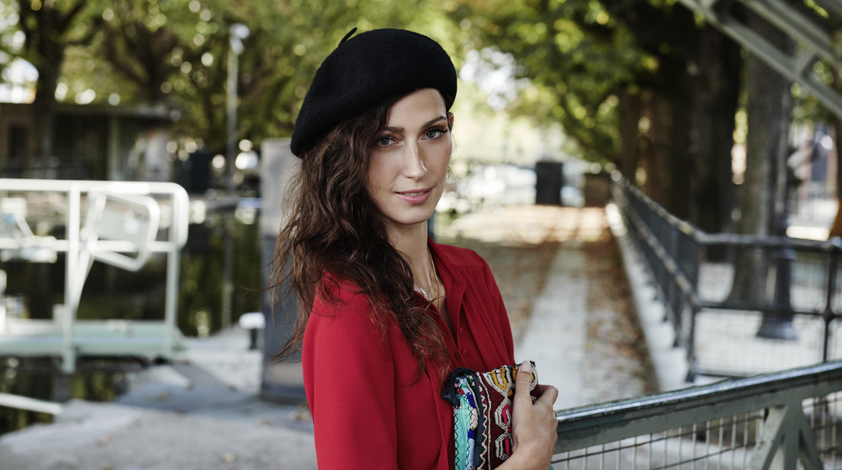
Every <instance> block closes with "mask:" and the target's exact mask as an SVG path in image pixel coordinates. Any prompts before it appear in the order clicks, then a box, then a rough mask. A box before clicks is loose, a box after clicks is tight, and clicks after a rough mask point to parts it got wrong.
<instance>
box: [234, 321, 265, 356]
mask: <svg viewBox="0 0 842 470" xmlns="http://www.w3.org/2000/svg"><path fill="white" fill-rule="evenodd" d="M240 328H242V329H244V330H248V332H249V337H250V338H251V344H250V345H249V351H253V350H255V349H257V332H258V331H260V330H262V329H264V328H266V319H265V318H264V317H263V312H249V313H244V314H242V315H240Z"/></svg>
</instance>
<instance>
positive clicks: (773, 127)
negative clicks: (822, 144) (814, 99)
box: [730, 12, 792, 301]
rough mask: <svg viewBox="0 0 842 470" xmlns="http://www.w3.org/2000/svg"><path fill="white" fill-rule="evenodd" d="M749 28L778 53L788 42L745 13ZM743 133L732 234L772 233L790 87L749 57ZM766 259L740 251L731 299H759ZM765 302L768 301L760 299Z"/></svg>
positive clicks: (780, 191)
mask: <svg viewBox="0 0 842 470" xmlns="http://www.w3.org/2000/svg"><path fill="white" fill-rule="evenodd" d="M747 22H748V24H749V26H750V27H751V29H752V30H753V31H755V32H757V33H758V34H760V35H762V36H763V37H764V38H766V39H767V40H768V41H769V42H770V43H772V44H774V45H775V46H777V47H778V48H780V49H781V50H787V49H788V48H789V47H790V45H789V39H788V38H787V37H786V36H785V35H784V34H782V33H781V32H780V31H778V30H777V29H775V28H774V27H772V26H771V25H769V24H768V23H767V22H766V21H764V20H763V19H762V18H760V17H758V16H757V15H755V14H754V13H751V12H749V13H748V16H747ZM746 83H747V91H748V103H747V106H746V112H747V115H748V135H747V139H746V173H745V183H743V185H742V187H741V188H740V190H739V208H740V220H739V223H738V224H737V232H738V233H742V234H753V235H773V234H776V232H777V231H778V229H777V227H778V225H779V222H780V220H779V219H780V217H781V216H782V215H783V214H782V212H783V209H784V204H783V201H784V194H785V191H786V188H785V187H784V186H785V185H784V184H782V183H783V181H782V179H783V178H781V177H780V176H779V172H785V171H786V154H787V136H788V131H789V123H790V114H791V106H792V105H791V101H792V100H791V92H790V83H789V82H788V81H787V80H786V79H785V78H784V77H782V76H781V75H780V74H778V73H776V72H775V71H774V70H772V69H771V68H769V67H768V66H767V65H766V64H765V63H764V62H763V61H762V60H760V59H759V58H757V57H755V56H750V57H749V59H748V61H747V64H746ZM767 263H768V256H764V253H762V252H761V251H760V250H743V251H741V252H740V253H738V255H737V259H736V260H735V263H734V265H735V271H734V284H733V287H732V290H731V294H730V298H731V299H733V300H747V301H764V298H765V297H764V294H765V290H766V289H765V287H766V281H767V275H766V274H767V267H768V266H767ZM765 300H766V301H769V300H771V299H765Z"/></svg>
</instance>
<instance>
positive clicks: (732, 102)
mask: <svg viewBox="0 0 842 470" xmlns="http://www.w3.org/2000/svg"><path fill="white" fill-rule="evenodd" d="M453 16H454V18H455V19H456V20H457V21H460V22H461V21H465V20H467V21H469V22H470V24H471V25H473V26H474V27H475V28H476V31H477V32H476V35H475V40H474V41H475V44H477V45H478V47H496V48H498V49H499V50H501V51H503V52H507V53H510V54H512V55H513V56H514V57H515V58H516V59H517V61H518V64H519V65H520V66H521V67H519V68H518V69H517V70H518V72H517V76H518V77H525V78H528V79H529V80H530V81H531V82H532V83H533V85H535V87H536V88H533V89H531V90H528V91H525V92H524V93H522V94H521V97H520V99H519V100H516V102H515V103H513V104H512V106H511V107H510V111H511V112H514V113H525V114H529V115H531V116H533V117H534V118H535V120H536V122H537V123H539V124H540V123H547V122H559V123H561V125H562V126H563V127H564V130H565V132H566V133H567V134H569V135H570V136H572V137H573V138H574V139H575V140H576V142H577V143H578V144H579V148H578V153H580V154H581V155H583V156H585V157H586V158H589V159H591V160H596V161H603V162H605V161H612V162H614V163H616V164H617V166H618V167H619V168H621V169H622V171H623V173H624V174H625V175H626V176H627V177H628V178H630V179H632V180H634V177H635V176H636V173H637V172H636V170H637V168H638V167H641V168H643V169H645V170H646V175H647V178H646V182H645V184H644V189H645V191H646V192H647V193H648V194H649V195H650V196H651V197H653V198H654V199H655V200H657V201H658V202H660V203H661V204H663V205H664V206H665V207H666V208H667V209H668V210H670V211H671V212H672V213H674V214H676V215H678V216H679V217H682V218H685V219H690V220H691V221H692V222H694V223H696V224H700V225H702V228H704V229H705V230H709V231H719V230H721V229H722V228H723V227H724V226H725V225H726V224H727V221H728V220H729V216H730V207H729V205H730V203H731V201H730V200H729V199H728V197H727V195H728V193H729V189H730V185H731V183H730V176H731V174H730V149H731V144H732V142H733V141H732V140H731V134H732V132H733V129H734V112H735V110H736V105H737V96H738V89H739V71H740V64H741V61H740V56H739V48H738V47H737V46H736V45H735V44H734V43H733V42H731V41H730V40H728V39H726V38H725V37H724V36H722V35H721V34H720V33H718V32H717V31H715V30H714V29H712V28H710V27H709V26H706V25H705V24H704V23H703V22H699V21H697V18H696V17H695V16H694V15H693V14H692V13H691V12H690V11H688V10H687V9H685V8H684V7H682V6H679V5H673V4H671V3H670V2H655V1H651V2H650V1H647V0H630V1H625V2H610V1H607V0H606V1H599V2H597V1H588V0H567V1H558V0H542V1H532V0H520V1H513V2H503V1H496V2H495V1H492V2H479V1H465V2H463V3H462V5H461V6H460V7H459V8H456V9H454V11H453ZM711 194H714V195H716V196H711ZM718 195H724V197H723V198H721V199H717V196H718ZM711 201H712V202H711Z"/></svg>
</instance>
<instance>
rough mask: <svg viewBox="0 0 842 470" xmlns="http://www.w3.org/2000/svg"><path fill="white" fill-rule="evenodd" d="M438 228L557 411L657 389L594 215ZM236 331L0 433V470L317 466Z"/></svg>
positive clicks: (617, 264) (519, 216)
mask: <svg viewBox="0 0 842 470" xmlns="http://www.w3.org/2000/svg"><path fill="white" fill-rule="evenodd" d="M442 231H443V233H442V236H441V237H440V238H441V241H443V242H444V243H453V244H456V245H460V246H466V247H469V248H473V249H475V250H476V251H477V252H478V253H480V255H482V256H483V257H484V258H486V260H487V261H488V262H489V265H490V266H491V269H492V271H493V272H494V273H495V278H496V279H497V281H498V284H499V285H500V288H501V292H502V293H503V297H504V301H505V302H506V305H507V310H508V311H509V312H510V316H511V317H512V323H513V329H514V331H515V335H516V347H515V349H516V359H517V360H526V359H531V360H534V361H536V363H537V364H538V371H539V378H540V380H541V381H542V382H544V383H551V384H554V385H556V386H557V387H558V388H559V390H560V392H561V393H560V396H559V400H558V401H557V402H556V408H557V409H561V408H568V407H573V406H579V405H584V404H588V403H595V402H601V401H608V400H613V399H618V398H625V397H631V396H638V395H642V394H645V393H649V392H653V391H656V390H655V388H656V387H657V385H656V383H657V382H656V380H655V379H654V377H655V375H654V373H653V371H652V370H653V369H652V367H651V361H650V359H649V357H648V354H647V353H646V347H645V340H644V339H643V338H644V336H643V333H642V330H641V328H640V325H639V324H638V323H637V320H636V317H635V315H634V308H633V307H632V300H631V293H630V290H629V288H628V286H627V284H626V283H625V274H624V272H623V269H622V261H621V260H622V258H621V255H620V252H619V250H618V248H617V245H616V243H614V241H613V239H612V238H611V236H610V234H609V232H608V223H607V221H606V218H605V213H604V211H603V210H602V209H599V208H586V209H573V208H559V207H547V206H530V207H515V208H502V209H499V210H497V211H495V212H491V211H485V212H476V213H473V214H468V215H466V216H463V217H461V218H460V219H458V220H457V221H456V222H455V223H454V224H452V225H450V226H448V227H444V228H443V229H442ZM246 338H247V335H246V333H245V332H244V331H241V330H238V329H236V328H235V329H231V330H227V331H225V332H222V333H220V334H218V335H215V336H214V337H212V338H209V339H203V340H200V339H191V353H190V354H191V357H189V358H188V359H189V362H185V363H176V364H174V365H172V366H158V367H152V368H149V369H146V370H144V371H143V372H141V373H140V374H138V375H136V376H133V377H132V378H131V380H130V384H131V389H130V391H129V393H128V394H126V395H124V396H123V397H122V398H121V399H120V400H118V403H88V402H82V401H72V402H70V403H68V404H67V405H66V407H65V410H64V412H63V413H62V414H60V415H58V416H57V417H56V420H55V423H54V424H51V425H34V426H30V427H29V428H27V429H24V430H23V431H19V432H15V433H9V434H6V435H3V436H0V470H6V469H9V470H11V469H14V470H35V469H45V470H53V469H55V470H58V469H68V470H73V469H79V470H82V469H84V470H88V469H105V470H107V469H115V470H117V469H122V470H130V469H131V470H134V469H156V470H169V469H172V470H176V469H192V468H196V469H200V468H201V469H216V468H219V469H229V468H230V469H243V470H250V469H264V468H279V469H310V468H316V462H315V449H314V444H313V435H312V424H311V423H310V422H309V421H308V414H307V411H306V408H301V407H300V406H299V405H297V404H289V405H277V404H271V403H266V402H263V401H261V400H259V399H257V398H256V395H255V393H256V391H257V383H258V380H259V370H260V355H259V354H258V353H255V352H249V351H247V350H246V344H247V343H246V341H247V339H246ZM120 403H122V404H120ZM127 405H132V406H127Z"/></svg>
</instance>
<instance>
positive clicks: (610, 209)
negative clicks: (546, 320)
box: [605, 203, 698, 392]
mask: <svg viewBox="0 0 842 470" xmlns="http://www.w3.org/2000/svg"><path fill="white" fill-rule="evenodd" d="M605 216H606V218H607V219H608V225H609V226H610V228H611V233H612V234H613V235H614V239H615V240H617V245H618V246H619V247H620V253H621V254H622V257H623V267H624V268H625V271H626V277H627V278H628V282H629V288H630V289H631V291H632V297H633V298H634V309H635V312H636V313H637V317H638V319H639V320H640V325H641V327H642V328H643V334H644V336H645V337H646V346H647V348H648V349H649V357H650V359H651V360H652V365H653V367H654V368H655V375H656V376H657V379H658V388H659V389H660V391H662V392H666V391H670V390H677V389H681V388H687V387H692V386H694V385H697V383H688V382H686V381H685V380H686V378H687V372H688V370H689V368H688V366H687V360H686V357H687V351H686V350H685V349H684V348H682V347H674V346H673V345H674V343H675V332H674V330H673V328H672V326H671V325H670V323H669V322H666V321H664V315H665V311H664V305H663V304H662V303H661V302H659V301H657V300H656V298H657V291H656V290H655V288H654V287H653V286H652V285H650V284H649V282H648V279H649V273H648V272H647V271H646V268H645V267H644V266H643V263H642V262H641V260H640V256H639V253H637V249H636V248H635V246H634V244H633V243H632V241H631V240H630V239H629V237H628V231H627V230H626V225H625V223H624V222H623V217H622V215H620V209H619V208H618V207H617V206H616V204H614V203H608V204H607V205H606V206H605ZM697 382H698V379H697Z"/></svg>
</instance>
